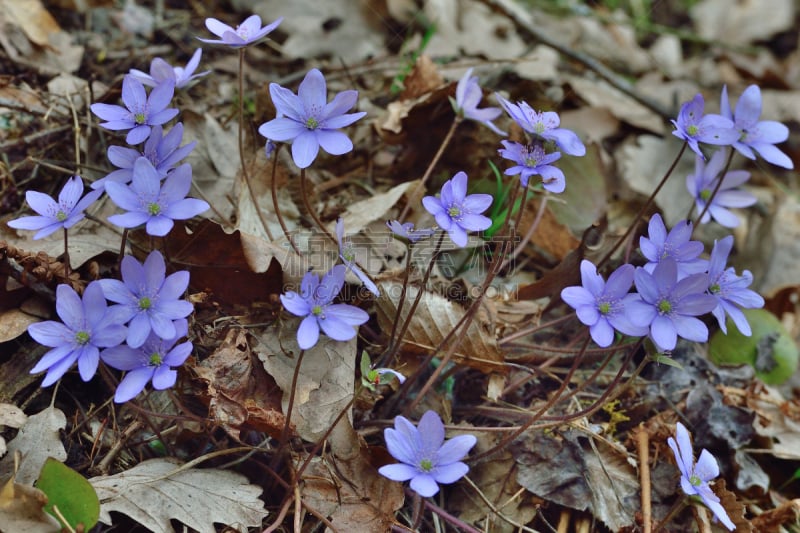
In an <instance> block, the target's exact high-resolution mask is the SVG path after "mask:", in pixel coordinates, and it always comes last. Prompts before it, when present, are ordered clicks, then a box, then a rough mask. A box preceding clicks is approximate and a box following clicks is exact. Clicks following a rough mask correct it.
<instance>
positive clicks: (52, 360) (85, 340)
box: [28, 281, 126, 387]
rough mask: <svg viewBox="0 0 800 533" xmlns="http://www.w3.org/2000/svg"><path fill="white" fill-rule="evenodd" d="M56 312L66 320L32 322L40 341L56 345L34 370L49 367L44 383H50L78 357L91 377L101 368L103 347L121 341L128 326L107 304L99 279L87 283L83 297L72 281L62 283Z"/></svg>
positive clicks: (30, 329) (30, 330) (33, 334)
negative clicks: (98, 365)
mask: <svg viewBox="0 0 800 533" xmlns="http://www.w3.org/2000/svg"><path fill="white" fill-rule="evenodd" d="M56 313H58V316H59V318H61V320H62V321H63V323H62V322H56V321H54V320H48V321H46V322H38V323H36V324H31V325H30V326H28V333H29V334H30V336H31V337H33V339H34V340H35V341H36V342H38V343H39V344H42V345H44V346H49V347H51V348H52V350H50V351H49V352H47V353H46V354H44V356H43V357H42V358H41V359H40V360H39V362H38V363H37V364H36V366H34V367H33V368H32V369H31V374H36V373H39V372H42V371H43V370H47V375H46V376H45V378H44V381H42V386H43V387H48V386H50V385H52V384H53V383H55V382H56V381H58V380H59V379H60V378H61V376H63V375H64V374H65V373H66V372H67V370H69V369H70V367H71V366H72V365H73V363H75V361H77V362H78V371H79V372H80V375H81V379H83V381H89V380H90V379H92V376H94V374H95V372H96V371H97V363H98V362H99V361H100V349H101V348H109V347H111V346H117V345H118V344H119V343H121V342H122V341H123V340H124V339H125V333H126V328H125V326H123V325H122V321H121V320H120V318H119V317H118V316H117V315H116V314H115V313H113V312H111V311H110V310H109V308H108V307H107V304H106V299H105V298H104V297H103V289H102V288H101V287H100V284H99V283H98V282H97V281H92V282H91V283H89V285H87V286H86V289H85V290H84V291H83V298H81V297H80V296H78V293H76V292H75V291H74V290H73V288H72V287H70V286H69V285H65V284H62V285H59V286H58V287H57V288H56Z"/></svg>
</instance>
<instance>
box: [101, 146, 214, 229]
mask: <svg viewBox="0 0 800 533" xmlns="http://www.w3.org/2000/svg"><path fill="white" fill-rule="evenodd" d="M191 186H192V167H191V166H190V165H189V164H188V163H184V164H183V165H181V166H179V167H178V168H176V169H175V170H173V171H172V172H170V173H169V175H168V176H167V178H166V179H165V180H164V183H163V184H162V183H161V178H160V176H159V174H158V171H157V170H156V169H155V167H154V166H153V164H152V163H150V161H148V160H147V159H146V158H144V157H140V158H139V159H137V160H136V162H135V163H134V165H133V182H132V183H131V185H130V186H128V185H123V184H122V183H116V182H113V181H109V182H107V183H106V184H105V187H106V192H107V193H108V195H109V196H110V197H111V199H112V200H113V201H114V203H115V204H117V205H118V206H119V207H121V208H122V209H125V210H126V211H127V213H123V214H121V215H111V216H110V217H108V221H109V222H111V223H112V224H116V225H117V226H120V227H122V228H135V227H136V226H141V225H142V224H145V225H146V230H147V234H148V235H153V236H156V237H163V236H164V235H166V234H167V233H169V231H170V230H171V229H172V226H173V225H174V222H173V221H174V220H186V219H189V218H192V217H193V216H196V215H199V214H200V213H202V212H203V211H206V210H207V209H209V207H210V206H209V205H208V203H207V202H205V201H204V200H198V199H196V198H186V195H187V194H188V192H189V188H191Z"/></svg>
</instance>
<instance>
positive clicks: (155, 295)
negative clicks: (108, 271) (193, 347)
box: [99, 250, 194, 348]
mask: <svg viewBox="0 0 800 533" xmlns="http://www.w3.org/2000/svg"><path fill="white" fill-rule="evenodd" d="M120 271H121V273H122V281H120V280H116V279H102V280H100V281H99V283H100V286H101V287H102V288H103V294H105V297H106V298H107V299H109V300H110V301H112V302H116V303H117V304H118V305H115V306H114V310H115V312H117V315H118V316H119V317H121V319H122V321H123V322H129V323H128V338H127V343H128V346H130V347H131V348H138V347H140V346H141V345H142V344H143V343H144V342H145V340H146V339H147V336H148V335H150V332H151V331H152V332H154V333H155V334H156V335H158V336H159V337H161V338H162V339H171V338H173V337H175V335H176V332H175V325H174V324H173V320H178V319H180V318H184V317H187V316H189V314H191V312H192V311H193V310H194V307H193V306H192V304H191V303H190V302H187V301H186V300H183V299H181V297H182V296H183V293H184V291H186V288H187V287H188V286H189V272H187V271H185V270H180V271H178V272H175V273H173V274H170V275H169V276H166V271H167V267H166V265H165V263H164V257H163V256H162V255H161V252H159V251H157V250H156V251H152V252H150V255H148V256H147V259H145V261H144V264H142V263H139V261H137V260H136V259H134V258H133V257H131V256H129V255H126V256H125V257H124V258H123V259H122V264H121V265H120Z"/></svg>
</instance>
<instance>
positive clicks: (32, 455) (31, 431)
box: [0, 407, 67, 485]
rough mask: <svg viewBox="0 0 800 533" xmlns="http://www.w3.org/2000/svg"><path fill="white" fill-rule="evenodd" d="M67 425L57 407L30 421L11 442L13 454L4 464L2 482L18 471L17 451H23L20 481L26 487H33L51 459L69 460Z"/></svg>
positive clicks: (19, 471)
mask: <svg viewBox="0 0 800 533" xmlns="http://www.w3.org/2000/svg"><path fill="white" fill-rule="evenodd" d="M66 425H67V418H66V417H65V416H64V413H63V411H61V410H60V409H56V408H55V407H48V408H47V409H45V410H43V411H41V412H39V413H36V414H35V415H32V416H30V417H29V418H28V420H27V422H26V423H25V425H24V426H22V427H21V428H20V430H19V433H17V436H16V437H14V439H13V440H12V441H11V442H9V443H8V451H9V452H11V453H9V454H8V455H7V456H5V457H4V458H3V460H1V461H0V479H3V478H5V477H7V476H9V475H10V474H11V473H12V472H13V471H14V452H15V451H16V450H19V452H20V453H21V454H22V462H21V463H20V467H19V470H18V471H17V473H16V480H17V482H18V483H20V484H23V485H33V482H34V481H36V479H37V478H38V477H39V472H40V471H41V470H42V466H43V465H44V463H45V461H47V458H48V457H52V458H54V459H57V460H59V461H62V462H63V461H65V460H66V459H67V451H66V450H65V449H64V445H63V444H62V443H61V434H60V432H61V430H62V429H64V428H65V427H66Z"/></svg>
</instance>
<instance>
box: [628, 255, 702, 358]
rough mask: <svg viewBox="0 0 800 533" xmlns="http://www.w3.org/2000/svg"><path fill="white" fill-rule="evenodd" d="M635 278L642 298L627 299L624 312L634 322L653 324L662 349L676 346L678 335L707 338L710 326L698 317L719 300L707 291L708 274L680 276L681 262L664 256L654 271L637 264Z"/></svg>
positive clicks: (641, 325) (654, 339) (637, 323)
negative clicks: (679, 267) (678, 262)
mask: <svg viewBox="0 0 800 533" xmlns="http://www.w3.org/2000/svg"><path fill="white" fill-rule="evenodd" d="M633 282H634V283H635V284H636V290H637V291H638V293H639V296H641V299H638V300H631V301H630V302H627V305H626V306H625V313H626V314H627V315H628V320H629V321H630V322H631V323H632V324H633V325H634V326H639V327H649V328H650V337H651V338H652V339H653V342H655V344H656V346H657V347H658V349H659V350H661V351H671V350H673V349H674V348H675V345H676V344H677V340H678V337H683V338H684V339H688V340H690V341H695V342H706V341H707V340H708V328H707V327H706V325H705V324H704V323H703V321H702V320H700V319H698V318H695V317H696V316H699V315H703V314H705V313H708V312H710V311H711V310H712V309H714V308H715V307H716V306H717V300H716V299H715V298H714V297H713V296H710V295H708V294H706V290H707V289H708V275H707V274H692V275H690V276H686V277H685V278H683V279H680V280H679V278H678V264H677V263H676V262H675V260H673V259H664V260H662V261H660V262H659V263H658V264H657V265H656V267H655V269H654V270H653V273H652V274H651V273H650V272H648V271H647V270H645V269H644V268H641V267H640V268H637V269H636V272H635V273H634V275H633Z"/></svg>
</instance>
